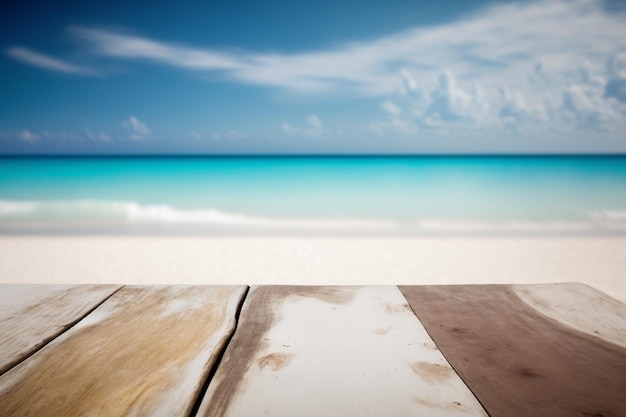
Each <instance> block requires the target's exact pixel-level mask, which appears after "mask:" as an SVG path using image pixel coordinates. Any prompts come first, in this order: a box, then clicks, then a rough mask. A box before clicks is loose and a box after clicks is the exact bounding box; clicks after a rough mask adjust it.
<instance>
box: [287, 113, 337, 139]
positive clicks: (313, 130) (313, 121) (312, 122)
mask: <svg viewBox="0 0 626 417" xmlns="http://www.w3.org/2000/svg"><path fill="white" fill-rule="evenodd" d="M305 121H306V125H305V126H301V127H296V126H291V125H290V124H288V123H283V124H282V125H281V129H282V131H283V132H284V133H285V134H287V135H289V136H301V137H309V138H319V137H322V136H325V135H327V134H328V133H329V132H328V131H327V130H326V129H325V128H324V124H323V123H322V121H321V120H320V118H319V117H317V115H316V114H310V115H308V116H307V117H306V118H305Z"/></svg>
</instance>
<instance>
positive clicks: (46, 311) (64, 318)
mask: <svg viewBox="0 0 626 417" xmlns="http://www.w3.org/2000/svg"><path fill="white" fill-rule="evenodd" d="M119 288H120V286H119V285H34V284H2V285H0V334H1V335H2V337H1V338H0V374H3V373H4V372H5V371H6V370H7V369H9V368H11V367H12V366H14V365H15V364H16V363H18V362H20V361H21V360H23V359H24V358H26V357H28V356H30V355H31V354H32V353H33V352H35V351H36V350H37V349H39V348H40V347H41V346H43V345H45V344H46V343H48V342H49V341H50V340H52V339H54V338H55V337H56V336H58V335H59V334H61V333H62V332H64V331H65V330H67V329H68V328H69V327H71V326H72V325H73V324H75V323H76V322H77V321H79V320H80V319H81V318H83V317H84V316H85V315H86V314H87V313H89V311H91V310H92V309H93V308H95V307H96V306H97V305H98V304H100V303H101V302H102V301H103V300H105V299H106V298H107V297H109V296H110V295H111V294H113V293H114V292H115V291H117V290H118V289H119Z"/></svg>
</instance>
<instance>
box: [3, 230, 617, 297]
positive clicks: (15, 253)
mask: <svg viewBox="0 0 626 417" xmlns="http://www.w3.org/2000/svg"><path fill="white" fill-rule="evenodd" d="M624 254H626V237H613V236H610V237H592V236H585V237H546V236H542V237H529V236H522V237H516V236H508V237H500V236H498V237H490V236H489V237H488V236H483V237H419V238H412V237H373V238H354V237H341V238H336V237H291V236H278V237H265V236H254V237H239V236H230V237H207V236H204V237H200V236H197V237H195V236H192V237H189V236H161V237H146V236H0V283H55V284H61V283H63V284H86V283H89V284H102V283H111V284H116V283H119V284H129V285H141V284H151V285H154V284H170V285H171V284H196V285H198V284H206V285H220V284H229V285H232V284H248V285H262V284H292V285H429V284H433V285H436V284H487V283H491V284H504V283H506V284H516V283H517V284H527V283H554V282H583V283H586V284H588V285H591V286H593V287H594V288H597V289H599V290H601V291H603V292H605V293H607V294H608V295H610V296H612V297H614V298H617V299H619V300H621V301H623V302H626V256H624Z"/></svg>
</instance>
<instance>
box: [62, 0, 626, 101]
mask: <svg viewBox="0 0 626 417" xmlns="http://www.w3.org/2000/svg"><path fill="white" fill-rule="evenodd" d="M621 17H622V16H620V15H610V14H608V13H607V12H606V11H605V10H604V9H603V7H602V4H601V2H600V1H599V0H574V1H559V0H557V1H551V0H544V1H537V2H522V3H514V4H508V5H504V6H502V5H501V6H496V7H491V8H489V9H486V10H484V11H483V12H482V13H479V14H475V15H473V16H472V17H471V18H468V19H465V20H461V21H456V22H451V23H448V24H444V25H439V26H433V27H428V28H416V29H412V30H407V31H404V32H400V33H397V34H394V35H391V36H386V37H383V38H379V39H377V40H374V41H370V42H361V43H351V44H344V45H338V46H335V47H333V48H330V49H327V50H319V51H310V52H301V53H295V54H279V53H274V54H267V53H265V54H261V53H254V52H246V51H238V52H235V51H230V52H227V51H219V50H212V49H202V48H191V47H188V46H183V45H176V44H172V43H166V42H159V41H156V40H152V39H148V38H146V37H141V36H137V35H133V34H128V33H119V32H112V31H107V30H103V29H90V28H73V29H72V33H73V34H74V35H75V36H76V37H78V38H80V39H82V40H84V41H86V42H88V44H89V45H90V46H91V47H92V50H93V51H94V52H97V53H100V54H104V55H108V56H115V57H120V58H135V59H148V60H153V61H156V62H161V63H163V64H167V65H172V66H178V67H184V68H189V69H193V70H224V71H226V74H228V75H230V77H231V78H232V79H235V80H240V81H243V82H248V83H253V84H259V85H268V86H276V87H282V88H288V89H291V90H299V91H306V90H325V89H326V90H330V89H333V88H344V89H355V90H356V91H357V92H359V93H365V94H377V95H381V94H390V93H393V92H397V91H400V90H403V89H404V90H407V89H408V90H414V89H417V88H419V86H420V85H423V84H424V83H429V82H432V81H433V80H432V76H433V74H435V75H438V74H439V73H440V72H441V70H442V69H443V68H448V69H450V70H452V71H454V72H455V73H456V74H457V75H458V76H459V78H465V77H479V78H480V77H481V76H482V77H486V78H489V79H492V80H494V81H502V82H504V81H506V82H507V83H511V84H517V83H520V82H523V79H522V78H519V76H520V75H521V72H523V71H525V68H526V67H527V66H528V65H531V66H534V65H535V64H536V63H538V62H541V63H542V65H543V66H544V67H545V69H546V70H548V71H553V72H554V71H556V72H563V71H569V70H571V68H572V66H573V65H575V64H576V63H578V62H580V60H581V58H586V59H589V60H590V61H591V62H594V61H597V59H598V58H601V57H603V56H606V55H607V54H609V53H612V52H613V51H615V50H617V49H619V48H623V47H625V46H626V25H624V24H623V19H622V18H621ZM564 22H566V24H564ZM459 34H462V36H460V35H459ZM487 70H488V71H487ZM509 87H514V85H509Z"/></svg>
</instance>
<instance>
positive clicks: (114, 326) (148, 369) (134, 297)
mask: <svg viewBox="0 0 626 417" xmlns="http://www.w3.org/2000/svg"><path fill="white" fill-rule="evenodd" d="M245 290H246V287H234V286H230V287H228V286H224V287H201V286H196V287H175V286H169V287H124V288H122V289H121V290H119V291H118V292H117V293H115V294H114V295H113V296H112V297H111V298H110V299H108V300H107V301H106V302H105V303H103V304H102V305H101V306H100V307H98V308H97V309H96V310H94V311H93V312H92V313H91V314H90V315H89V316H87V317H86V318H85V319H83V320H82V321H81V322H79V323H78V324H77V325H76V326H74V327H73V328H72V329H71V330H69V331H67V332H66V333H64V334H63V335H62V336H60V337H58V338H57V339H55V340H54V341H52V342H50V343H49V344H48V345H47V346H45V347H44V348H43V349H41V350H40V351H38V352H37V353H36V354H34V355H33V356H32V357H31V358H29V359H28V360H26V361H24V362H22V363H21V364H19V365H17V366H16V367H14V368H13V369H11V370H10V371H8V372H7V373H5V374H4V375H3V376H2V377H0V416H42V415H55V416H57V415H58V416H66V417H72V416H86V415H89V416H126V415H150V416H184V415H187V414H188V413H189V412H190V411H191V409H192V407H193V404H194V401H195V399H196V396H197V395H198V391H199V389H200V388H201V387H202V385H203V383H204V380H205V379H206V377H207V374H208V371H209V368H210V366H211V365H212V364H213V363H214V361H215V360H216V357H217V354H218V353H219V350H220V348H221V346H222V345H223V344H224V343H225V340H226V338H227V337H229V335H230V332H231V331H232V329H233V328H234V325H235V313H236V310H237V306H238V304H239V302H240V301H241V299H242V297H243V295H244V293H245Z"/></svg>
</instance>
